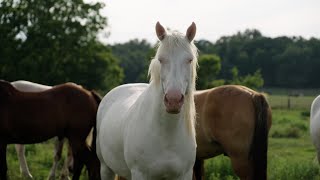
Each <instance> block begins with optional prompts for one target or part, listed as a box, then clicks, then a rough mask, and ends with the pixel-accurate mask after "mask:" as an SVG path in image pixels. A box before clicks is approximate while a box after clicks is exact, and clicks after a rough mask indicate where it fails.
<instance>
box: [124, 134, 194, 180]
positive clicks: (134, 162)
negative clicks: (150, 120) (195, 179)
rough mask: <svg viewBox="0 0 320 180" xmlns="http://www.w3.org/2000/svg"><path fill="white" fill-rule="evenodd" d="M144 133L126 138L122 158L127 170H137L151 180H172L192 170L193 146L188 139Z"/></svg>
mask: <svg viewBox="0 0 320 180" xmlns="http://www.w3.org/2000/svg"><path fill="white" fill-rule="evenodd" d="M145 130H146V131H139V132H134V133H135V136H130V135H128V136H127V137H128V140H127V141H126V142H127V144H126V143H125V144H126V146H125V157H126V162H127V164H128V167H129V168H130V169H134V168H137V169H139V171H141V172H144V173H145V174H148V176H149V177H150V178H151V179H171V178H173V177H179V176H180V175H181V173H185V172H186V171H187V170H189V169H190V168H192V165H193V163H194V157H195V152H196V150H195V148H196V145H195V142H193V141H192V140H191V138H188V136H187V135H186V137H184V134H183V135H181V134H179V133H178V134H176V135H175V136H173V134H171V136H170V133H168V134H158V133H159V131H157V130H154V129H153V131H152V128H146V129H145ZM129 134H130V133H129ZM132 137H134V138H132ZM183 137H184V138H183ZM129 139H130V140H129ZM129 143H130V144H129ZM169 177H171V178H169Z"/></svg>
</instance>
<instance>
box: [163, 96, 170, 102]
mask: <svg viewBox="0 0 320 180" xmlns="http://www.w3.org/2000/svg"><path fill="white" fill-rule="evenodd" d="M164 101H165V102H166V103H167V102H169V100H168V97H167V94H165V95H164Z"/></svg>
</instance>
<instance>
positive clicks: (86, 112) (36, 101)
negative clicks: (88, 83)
mask: <svg viewBox="0 0 320 180" xmlns="http://www.w3.org/2000/svg"><path fill="white" fill-rule="evenodd" d="M100 100H101V99H100V98H99V96H97V94H96V93H93V92H90V91H87V90H86V89H84V88H82V87H80V86H78V85H75V84H73V83H66V84H61V85H57V86H55V87H53V88H51V89H49V90H46V91H42V92H21V91H18V90H16V89H15V88H14V87H13V86H12V85H11V84H10V83H9V82H7V81H0V179H3V180H5V179H7V163H6V147H7V144H33V143H39V142H43V141H45V140H48V139H50V138H52V137H55V136H58V138H59V139H62V138H64V137H66V138H67V139H68V140H69V143H70V145H71V147H72V153H73V156H74V167H73V170H74V174H73V179H79V176H80V174H81V170H82V168H83V166H84V165H86V166H87V168H88V172H89V173H88V175H89V179H99V177H100V176H99V171H100V170H99V169H100V163H99V160H98V158H97V156H96V153H95V149H92V150H90V149H89V148H88V147H87V146H86V144H85V139H86V137H87V135H88V133H89V132H90V129H91V128H93V127H94V126H95V122H96V112H97V108H98V105H99V102H100ZM93 148H94V147H93Z"/></svg>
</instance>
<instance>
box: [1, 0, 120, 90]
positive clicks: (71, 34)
mask: <svg viewBox="0 0 320 180" xmlns="http://www.w3.org/2000/svg"><path fill="white" fill-rule="evenodd" d="M103 7H104V4H102V3H98V2H97V3H91V4H87V3H84V2H83V1H71V0H46V1H29V0H19V1H15V0H3V1H1V2H0V12H1V14H0V34H1V36H0V42H1V43H0V61H1V67H0V77H1V78H3V79H6V80H9V81H12V80H17V79H25V80H29V81H34V82H38V83H43V84H48V85H55V84H60V83H63V82H66V81H73V82H76V83H81V84H82V85H84V86H86V87H88V88H97V89H110V88H112V86H114V85H116V84H119V83H121V81H122V79H121V78H122V71H121V69H120V68H119V66H118V62H117V60H116V59H115V58H114V57H113V56H112V55H111V51H110V50H109V49H108V48H106V47H105V46H103V45H102V44H101V43H99V41H98V40H97V33H98V32H99V31H101V30H102V29H103V28H104V27H105V26H106V25H107V19H106V17H103V16H102V15H101V14H100V13H99V11H100V10H101V9H102V8H103ZM3 42H4V43H3ZM95 72H99V73H95ZM110 75H112V78H111V79H107V78H108V77H110ZM98 80H99V82H97V81H98ZM106 81H112V82H113V83H111V84H109V85H108V87H107V86H106V85H103V83H105V82H106ZM92 82H95V83H92Z"/></svg>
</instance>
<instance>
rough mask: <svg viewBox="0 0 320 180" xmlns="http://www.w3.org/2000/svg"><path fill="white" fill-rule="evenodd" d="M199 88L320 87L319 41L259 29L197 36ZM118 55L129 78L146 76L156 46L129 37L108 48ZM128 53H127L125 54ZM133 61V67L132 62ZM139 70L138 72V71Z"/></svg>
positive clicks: (135, 80) (139, 78)
mask: <svg viewBox="0 0 320 180" xmlns="http://www.w3.org/2000/svg"><path fill="white" fill-rule="evenodd" d="M196 45H197V47H198V48H199V55H200V56H199V69H198V81H197V88H198V89H205V88H209V87H214V86H218V85H222V84H242V85H246V86H249V87H252V88H260V87H262V86H264V87H282V88H301V87H303V88H319V87H320V83H319V82H318V81H317V78H318V77H320V71H319V69H320V40H319V39H317V38H310V39H305V38H302V37H287V36H281V37H276V38H271V37H266V36H263V35H262V34H261V32H259V31H258V30H256V29H252V30H251V29H247V30H245V31H244V32H238V33H236V34H234V35H230V36H223V37H221V38H219V39H218V40H217V41H216V42H210V41H208V40H199V41H197V42H196ZM110 47H111V49H112V53H113V54H114V55H115V56H116V57H118V58H119V59H120V63H121V66H122V67H123V68H124V73H125V76H126V77H130V79H128V78H125V82H131V81H134V82H138V81H141V80H144V81H146V79H141V77H144V78H145V77H146V74H145V73H146V72H145V71H142V69H146V68H147V64H148V63H146V62H148V61H149V60H150V59H151V58H152V57H153V56H154V45H151V44H149V43H148V42H146V41H145V40H131V41H129V42H126V43H122V44H115V45H112V46H110ZM125 52H126V53H125ZM133 64H134V65H133ZM139 69H140V70H139Z"/></svg>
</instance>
